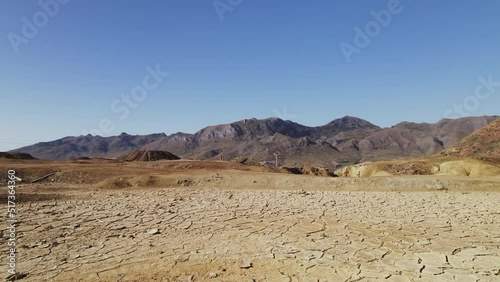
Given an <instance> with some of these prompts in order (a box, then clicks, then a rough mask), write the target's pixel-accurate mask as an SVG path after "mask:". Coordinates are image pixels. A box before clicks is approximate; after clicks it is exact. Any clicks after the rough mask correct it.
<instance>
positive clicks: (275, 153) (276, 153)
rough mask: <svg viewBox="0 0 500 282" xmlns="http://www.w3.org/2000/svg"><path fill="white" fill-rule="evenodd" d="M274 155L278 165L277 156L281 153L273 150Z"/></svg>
mask: <svg viewBox="0 0 500 282" xmlns="http://www.w3.org/2000/svg"><path fill="white" fill-rule="evenodd" d="M273 155H274V157H275V158H276V167H278V157H279V156H281V153H280V152H277V151H276V152H274V154H273Z"/></svg>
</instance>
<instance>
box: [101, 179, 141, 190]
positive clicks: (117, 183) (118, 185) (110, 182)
mask: <svg viewBox="0 0 500 282" xmlns="http://www.w3.org/2000/svg"><path fill="white" fill-rule="evenodd" d="M130 178H131V177H112V178H108V179H105V180H103V181H101V182H99V183H97V187H99V188H104V189H123V188H129V187H132V186H133V185H132V183H130Z"/></svg>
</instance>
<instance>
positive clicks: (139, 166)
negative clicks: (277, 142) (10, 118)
mask: <svg viewBox="0 0 500 282" xmlns="http://www.w3.org/2000/svg"><path fill="white" fill-rule="evenodd" d="M0 167H1V169H2V171H7V170H9V169H11V170H15V171H16V176H17V177H19V178H20V179H22V181H18V183H17V195H16V196H17V197H16V198H17V199H16V200H17V216H18V223H17V225H16V231H17V243H16V249H17V269H16V270H17V272H18V274H17V277H8V275H7V274H8V273H6V272H4V273H3V274H5V275H4V277H5V278H6V279H11V280H14V279H18V280H19V281H248V282H251V281H500V204H499V203H500V193H499V191H500V177H498V176H488V177H486V176H450V175H448V176H446V175H441V176H436V175H431V176H422V175H416V176H390V175H388V176H379V177H321V176H314V175H294V174H290V173H286V172H284V171H280V170H277V169H272V168H266V167H257V166H248V165H242V164H238V163H233V162H224V161H189V160H178V161H158V162H116V161H112V160H105V159H80V160H67V161H41V160H29V161H28V160H5V159H3V160H0ZM50 173H54V174H53V175H51V176H49V177H47V178H46V179H44V180H43V181H39V182H35V183H31V181H32V180H33V179H36V178H37V177H39V176H43V175H47V174H50ZM4 183H5V181H4ZM6 191H7V189H2V192H1V195H0V199H1V200H2V203H4V204H5V202H6V201H7V193H6ZM7 233H8V231H7V230H3V232H2V233H1V234H0V235H2V236H1V237H2V239H3V240H2V241H3V242H4V243H3V244H2V247H1V250H2V253H4V254H8V251H9V250H8V245H7V243H6V240H7V239H8V234H7ZM2 264H3V265H5V266H6V265H7V258H6V256H2ZM5 268H6V267H5Z"/></svg>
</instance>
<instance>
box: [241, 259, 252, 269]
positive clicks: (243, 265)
mask: <svg viewBox="0 0 500 282" xmlns="http://www.w3.org/2000/svg"><path fill="white" fill-rule="evenodd" d="M252 266H253V265H252V263H251V262H246V261H245V262H242V263H241V264H240V268H241V269H249V268H252Z"/></svg>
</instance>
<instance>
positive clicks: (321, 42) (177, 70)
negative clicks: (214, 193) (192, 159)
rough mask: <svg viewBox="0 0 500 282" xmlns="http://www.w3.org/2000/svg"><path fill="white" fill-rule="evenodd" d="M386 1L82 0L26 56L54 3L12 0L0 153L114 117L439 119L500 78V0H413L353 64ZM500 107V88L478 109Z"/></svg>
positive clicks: (199, 122)
mask: <svg viewBox="0 0 500 282" xmlns="http://www.w3.org/2000/svg"><path fill="white" fill-rule="evenodd" d="M221 2H224V3H225V2H227V0H221ZM388 3H389V1H387V0H376V1H368V0H366V1H331V0H328V1H327V0H317V1H305V0H303V1H293V0H290V1H285V0H274V1H269V0H253V1H250V0H243V1H242V3H241V4H240V5H239V6H237V7H235V8H234V10H233V11H232V12H227V13H225V14H224V20H223V21H221V20H220V18H219V16H218V14H217V12H216V10H215V8H214V5H213V2H212V1H195V0H175V1H174V0H171V1H168V0H155V1H154V0H149V1H139V0H136V1H132V0H129V1H118V0H87V1H82V0H72V1H71V2H69V3H68V4H66V5H64V6H61V7H60V10H59V12H58V13H57V14H56V15H55V16H54V17H53V18H50V19H49V22H48V24H47V25H46V26H45V27H42V28H40V29H39V31H38V33H37V34H36V36H35V37H34V38H32V39H30V40H29V42H28V43H27V44H21V45H20V46H19V53H18V54H16V53H15V52H14V51H13V48H12V46H11V43H10V41H9V39H8V37H7V34H8V33H9V32H14V33H16V34H18V35H21V34H22V33H21V28H22V26H23V22H22V20H21V19H22V18H23V17H26V18H28V19H29V20H30V21H32V18H33V15H34V14H35V13H36V12H38V11H42V9H41V7H40V5H39V3H38V1H31V0H22V1H19V0H3V1H0V34H1V36H2V37H0V98H1V101H2V108H1V110H0V120H1V122H0V132H1V133H0V150H9V149H14V148H17V147H21V146H24V145H29V144H32V143H36V142H39V141H48V140H53V139H58V138H61V137H64V136H72V135H81V134H82V133H83V132H84V130H87V131H89V130H92V129H94V128H97V127H98V126H99V122H100V120H102V119H103V118H105V117H107V118H109V119H110V120H112V121H113V123H114V125H115V126H116V129H115V130H114V131H113V132H112V133H110V134H106V135H116V134H120V132H127V133H131V134H147V133H154V132H165V133H167V134H171V133H174V132H177V131H183V132H189V133H192V132H195V131H197V130H199V129H201V128H202V127H205V126H207V125H212V124H218V123H227V122H232V121H236V120H240V119H245V118H252V117H256V118H267V117H271V116H276V115H281V116H282V117H284V118H287V119H291V120H293V121H295V122H298V123H302V124H305V125H314V126H316V125H322V124H325V123H327V122H329V121H331V120H333V119H335V118H339V117H342V116H344V115H352V116H358V117H361V118H364V119H367V120H369V121H371V122H373V123H375V124H377V125H379V126H391V125H394V124H396V123H398V122H400V121H403V120H408V121H416V122H436V121H438V120H439V119H441V118H442V117H443V115H444V113H445V111H446V110H447V109H450V108H452V106H453V105H454V104H463V101H464V99H465V98H466V97H467V96H469V95H474V90H475V88H476V86H477V85H478V83H479V82H478V77H479V76H483V77H487V76H488V75H492V76H493V80H494V81H500V52H499V50H500V17H499V16H498V12H499V11H500V1H495V0H491V1H487V0H483V1H465V0H463V1H462V0H461V1H430V0H428V1H424V0H420V1H417V0H413V1H410V0H401V2H400V3H401V6H402V7H403V10H402V12H401V13H399V14H397V15H393V16H392V20H391V22H390V24H389V25H388V26H387V27H383V28H382V30H381V32H380V34H379V35H378V36H376V37H374V38H372V41H371V43H370V44H369V45H368V46H367V47H366V48H364V49H362V50H361V53H360V54H358V55H353V56H352V62H351V63H348V62H347V61H346V59H345V58H344V55H343V53H342V52H341V50H340V48H339V44H340V43H341V42H346V43H349V44H353V39H354V36H355V32H354V28H355V27H360V28H362V29H364V27H365V25H366V24H367V23H368V22H369V21H371V20H373V17H372V15H370V11H372V10H374V11H379V10H382V9H387V4H388ZM158 64H159V65H160V66H161V69H162V70H163V71H167V72H169V73H170V76H169V77H168V78H167V79H166V80H165V82H163V83H162V84H161V85H160V87H158V88H157V89H155V90H154V91H152V92H150V93H149V95H148V97H147V98H146V100H145V101H143V102H141V103H140V104H139V105H138V107H137V108H136V109H133V110H132V111H131V114H130V115H129V116H128V117H127V118H126V119H125V120H120V119H119V118H118V115H117V114H116V113H114V112H113V111H112V110H111V103H112V102H113V100H115V99H117V98H119V97H120V96H121V95H122V94H126V93H130V90H131V89H132V88H133V87H135V86H137V85H140V84H141V81H142V78H143V77H144V76H145V75H146V74H147V72H146V70H145V68H146V67H147V66H152V67H154V66H156V65H158ZM499 105H500V87H499V88H497V89H496V92H495V93H493V94H492V95H491V97H490V98H488V99H487V100H484V101H481V103H480V104H479V106H478V107H477V109H475V110H474V111H473V112H471V115H487V114H489V115H493V114H499V110H498V109H499ZM284 107H286V109H287V112H285V113H284V112H283V108H284Z"/></svg>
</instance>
